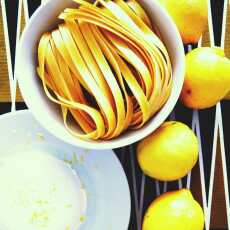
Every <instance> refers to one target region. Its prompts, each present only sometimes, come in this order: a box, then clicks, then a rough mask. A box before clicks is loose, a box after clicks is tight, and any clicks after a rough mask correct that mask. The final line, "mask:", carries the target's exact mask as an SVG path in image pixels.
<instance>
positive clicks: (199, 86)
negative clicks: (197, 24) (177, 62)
mask: <svg viewBox="0 0 230 230" xmlns="http://www.w3.org/2000/svg"><path fill="white" fill-rule="evenodd" d="M229 91H230V60H229V59H228V58H226V57H225V54H224V51H223V50H222V49H221V48H218V47H212V48H210V47H201V48H197V49H194V50H192V51H191V52H189V53H188V54H187V55H186V76H185V81H184V86H183V89H182V93H181V97H180V98H181V101H182V103H183V104H184V105H185V106H187V107H189V108H193V109H206V108H209V107H212V106H214V105H215V104H216V103H217V102H219V101H220V100H222V99H223V98H225V97H226V95H227V93H228V92H229Z"/></svg>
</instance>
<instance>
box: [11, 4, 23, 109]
mask: <svg viewBox="0 0 230 230" xmlns="http://www.w3.org/2000/svg"><path fill="white" fill-rule="evenodd" d="M21 12H22V0H19V2H18V17H17V33H16V48H15V54H16V55H15V59H14V63H15V68H16V56H17V52H18V44H19V38H20V32H21ZM15 73H16V70H15V69H14V82H13V89H12V91H11V93H12V101H11V111H12V112H14V111H15V110H16V96H17V76H16V74H15Z"/></svg>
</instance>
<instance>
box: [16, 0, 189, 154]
mask: <svg viewBox="0 0 230 230" xmlns="http://www.w3.org/2000/svg"><path fill="white" fill-rule="evenodd" d="M139 2H140V3H141V5H142V7H143V8H144V9H145V10H146V12H147V13H148V15H149V17H150V19H151V20H152V21H153V22H154V25H155V26H156V27H157V28H158V30H159V31H160V33H161V36H162V39H163V41H164V43H165V45H166V47H167V49H168V52H169V55H170V58H171V60H172V64H173V88H172V93H171V95H170V97H169V99H168V101H167V103H166V104H165V105H164V106H163V107H162V109H161V110H160V111H159V112H158V113H157V114H156V115H155V116H154V117H153V118H152V119H151V120H150V121H149V122H148V123H147V124H146V125H145V126H144V127H142V128H141V129H139V130H135V131H133V130H132V131H128V132H125V133H124V134H122V135H121V136H119V137H117V138H115V139H113V140H109V141H104V140H98V141H93V140H92V141H91V140H89V141H84V140H81V139H76V138H75V137H73V136H72V135H71V134H70V133H69V132H68V131H67V130H66V129H65V127H64V125H63V121H62V118H61V114H60V111H59V108H58V107H57V106H56V105H54V104H53V103H51V102H50V101H49V100H48V99H47V97H46V95H45V93H44V91H43V89H42V86H41V82H40V80H39V78H38V77H37V74H36V66H37V46H38V41H39V39H40V37H41V35H42V34H43V33H44V32H45V31H48V30H51V29H53V28H54V27H55V26H56V25H57V23H59V22H60V21H59V20H58V19H57V17H58V15H59V14H60V12H61V11H62V10H63V9H65V8H66V7H71V6H72V7H74V6H76V3H74V2H72V0H64V1H63V0H50V1H49V2H48V3H46V4H44V5H42V6H40V7H39V9H38V10H37V11H36V12H35V13H34V15H33V16H32V17H31V19H30V21H29V23H28V24H27V26H26V29H25V31H24V32H23V35H22V39H21V42H20V45H19V52H18V53H17V62H16V76H17V78H18V79H19V86H20V89H21V92H22V95H23V98H24V100H25V102H26V104H27V106H28V107H29V109H30V110H31V112H32V113H33V115H34V116H35V118H36V119H37V120H38V121H39V122H40V123H41V125H42V126H43V127H45V128H46V129H47V130H48V131H49V132H50V133H52V134H53V135H55V136H56V137H58V138H60V139H62V140H63V141H66V142H68V143H70V144H73V145H75V146H79V147H83V148H90V149H112V148H118V147H122V146H126V145H129V144H132V143H134V142H136V141H139V140H141V139H142V138H144V137H146V136H147V135H149V134H150V133H152V132H153V131H154V130H155V129H156V128H158V127H159V126H160V125H161V124H162V123H163V122H164V120H165V119H166V118H167V117H168V115H169V114H170V113H171V111H172V110H173V108H174V106H175V104H176V102H177V100H178V97H179V95H180V92H181V89H182V85H183V80H184V69H185V62H184V48H183V44H182V41H181V38H180V35H179V32H178V30H177V28H176V26H175V24H174V23H173V21H172V20H171V18H170V17H169V16H168V14H167V13H166V11H165V10H164V9H162V7H161V6H160V5H159V4H158V3H156V1H153V0H139Z"/></svg>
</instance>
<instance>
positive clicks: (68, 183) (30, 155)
mask: <svg viewBox="0 0 230 230" xmlns="http://www.w3.org/2000/svg"><path fill="white" fill-rule="evenodd" d="M85 209H86V195H85V191H84V190H83V189H82V186H81V182H80V179H79V177H78V176H77V174H76V173H75V172H73V170H72V169H71V168H70V167H69V166H68V165H67V164H66V163H64V162H62V161H60V160H58V159H57V158H55V157H53V156H51V155H49V154H45V153H43V152H42V151H40V150H39V151H38V150H36V151H35V150H33V151H32V150H30V151H26V152H19V153H9V154H4V155H2V156H1V157H0V230H41V229H42V230H46V229H47V230H77V229H78V227H79V225H80V224H81V222H82V219H83V217H84V215H85Z"/></svg>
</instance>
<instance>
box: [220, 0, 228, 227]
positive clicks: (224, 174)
mask: <svg viewBox="0 0 230 230" xmlns="http://www.w3.org/2000/svg"><path fill="white" fill-rule="evenodd" d="M229 3H230V1H229ZM228 7H229V6H228V1H227V0H225V1H224V9H223V10H224V12H223V20H222V34H221V47H222V48H223V49H224V48H225V38H226V30H227V27H226V24H227V13H228ZM217 119H218V124H219V134H220V151H221V159H222V167H223V177H224V178H223V179H224V191H225V202H226V208H227V221H228V229H229V228H230V203H229V202H230V199H229V188H228V173H227V161H226V152H225V143H224V130H223V120H222V112H221V104H220V103H218V105H217Z"/></svg>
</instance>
